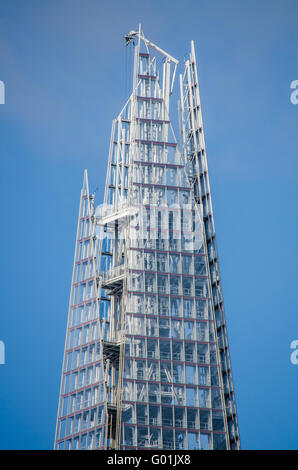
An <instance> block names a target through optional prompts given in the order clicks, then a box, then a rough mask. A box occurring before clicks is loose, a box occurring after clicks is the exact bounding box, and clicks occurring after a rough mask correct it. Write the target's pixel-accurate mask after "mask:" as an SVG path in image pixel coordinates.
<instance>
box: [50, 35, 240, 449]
mask: <svg viewBox="0 0 298 470" xmlns="http://www.w3.org/2000/svg"><path fill="white" fill-rule="evenodd" d="M126 42H127V44H129V43H132V44H133V45H134V74H133V87H132V93H131V95H130V97H129V99H128V101H127V103H126V104H125V106H124V107H123V109H122V111H121V112H120V114H119V116H118V117H117V118H116V119H115V120H114V121H113V124H112V133H111V142H110V150H109V160H108V170H107V179H106V187H105V195H104V203H103V205H100V206H97V207H96V206H95V204H94V196H90V195H89V189H88V181H87V173H85V175H84V184H83V190H82V194H81V202H80V210H79V222H78V232H77V241H76V250H75V261H74V270H73V280H72V289H71V297H70V306H69V316H68V318H69V319H68V329H67V339H66V344H65V354H64V363H63V371H62V382H61V391H60V401H59V410H58V419H57V430H56V438H55V448H57V449H231V448H239V445H240V444H239V433H238V426H237V415H236V405H235V397H234V390H233V384H232V375H231V366H230V358H229V350H228V342H227V334H226V325H225V316H224V310H223V302H222V293H221V287H220V279H219V267H218V259H217V251H216V244H215V231H214V224H213V216H212V206H211V196H210V189H209V180H208V173H207V162H206V154H205V143H204V136H203V128H202V116H201V110H200V100H199V91H198V80H197V71H196V61H195V54H194V47H193V43H192V46H191V55H190V59H189V60H188V61H186V63H185V72H184V75H183V76H181V78H180V87H181V103H180V121H181V125H180V130H181V149H180V148H179V146H178V144H177V141H176V138H175V135H174V131H173V128H172V125H171V121H170V114H169V108H170V98H171V95H172V92H173V87H174V83H175V76H176V70H177V65H178V61H177V59H175V58H174V57H172V56H171V55H170V54H168V53H167V52H165V51H164V50H163V49H161V48H160V47H159V46H157V45H156V44H154V43H152V42H151V41H149V40H148V39H147V38H146V37H145V36H144V33H143V31H142V28H141V26H139V29H138V31H131V32H130V33H129V34H128V35H127V36H126Z"/></svg>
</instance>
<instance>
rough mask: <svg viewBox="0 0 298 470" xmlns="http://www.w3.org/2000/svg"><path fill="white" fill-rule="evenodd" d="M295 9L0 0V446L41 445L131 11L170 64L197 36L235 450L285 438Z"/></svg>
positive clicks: (126, 56)
mask: <svg viewBox="0 0 298 470" xmlns="http://www.w3.org/2000/svg"><path fill="white" fill-rule="evenodd" d="M297 14H298V4H297V2H296V1H295V0H283V1H281V0H278V1H277V0H271V1H269V0H266V1H265V0H263V1H262V2H260V1H255V0H251V1H250V2H239V1H233V0H208V1H202V0H196V1H192V0H185V1H183V2H182V1H176V0H171V1H170V0H167V1H165V0H159V1H157V0H151V1H150V2H149V1H141V0H138V1H126V2H123V1H120V0H111V1H110V2H100V1H95V0H85V1H78V0H59V1H57V0H51V1H49V0H43V1H42V2H40V1H37V0H35V1H34V0H27V1H26V2H24V1H23V0H0V80H2V81H3V82H4V83H5V86H6V102H5V105H0V156H1V159H0V162H1V172H0V178H1V184H0V191H1V199H0V201H1V216H2V224H1V225H2V230H1V233H0V237H1V244H0V246H1V251H2V253H1V264H2V269H1V271H0V276H1V300H2V302H1V307H2V308H1V311H0V312H1V313H0V340H2V341H4V342H5V346H6V364H5V365H0V383H1V387H0V422H1V426H0V447H1V449H50V448H52V447H53V438H54V430H55V420H56V410H57V403H58V393H59V383H60V372H61V363H62V354H63V347H64V338H65V330H66V317H67V306H68V296H69V290H70V281H71V272H72V262H73V252H74V242H75V229H76V220H77V211H78V203H79V196H80V188H81V184H82V178H83V170H84V168H87V169H88V172H89V180H90V187H91V190H92V189H95V188H96V187H98V188H99V189H98V192H97V195H98V198H99V200H100V199H102V197H103V191H104V182H105V171H106V165H107V154H108V146H109V139H110V128H111V121H112V119H113V118H114V117H115V116H116V115H117V114H118V112H119V111H120V109H121V108H122V106H123V104H124V102H125V100H126V98H127V95H128V90H129V88H128V81H129V76H128V75H129V73H128V71H129V69H130V66H131V53H130V51H129V50H128V49H126V48H125V44H124V39H123V36H124V35H125V34H126V33H127V32H129V31H130V30H131V29H136V28H137V26H138V23H140V22H141V23H142V25H143V29H144V31H145V34H146V35H147V37H148V38H150V39H151V40H152V41H153V42H155V43H157V44H159V45H160V46H161V47H162V48H163V49H165V50H166V51H168V52H169V53H170V54H172V55H173V56H175V57H176V58H178V59H180V60H181V61H182V62H183V57H184V55H185V54H186V53H187V52H188V51H189V43H190V40H191V39H194V41H195V44H196V49H197V55H198V63H199V80H200V90H201V101H202V109H203V119H204V125H205V134H206V135H205V137H206V144H207V156H208V162H209V172H210V181H211V191H212V195H213V205H214V212H215V224H216V230H217V239H218V246H219V254H220V262H221V272H222V282H223V288H224V299H225V306H226V313H227V322H228V330H229V340H230V347H231V357H232V368H233V375H234V382H235V389H236V398H237V405H238V412H239V423H240V433H241V438H242V447H243V448H245V449H298V438H297V434H298V433H297V416H298V400H297V387H298V365H296V366H295V365H292V364H291V362H290V353H291V351H290V343H291V341H293V340H294V339H298V321H297V297H296V293H297V262H298V260H297V228H298V221H297V200H298V184H297V183H298V172H297V170H298V163H297V144H298V142H297V136H298V105H293V104H292V103H291V101H290V94H291V90H290V84H291V82H292V81H293V80H297V79H298V47H297V44H298V27H297ZM295 240H296V242H295Z"/></svg>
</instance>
